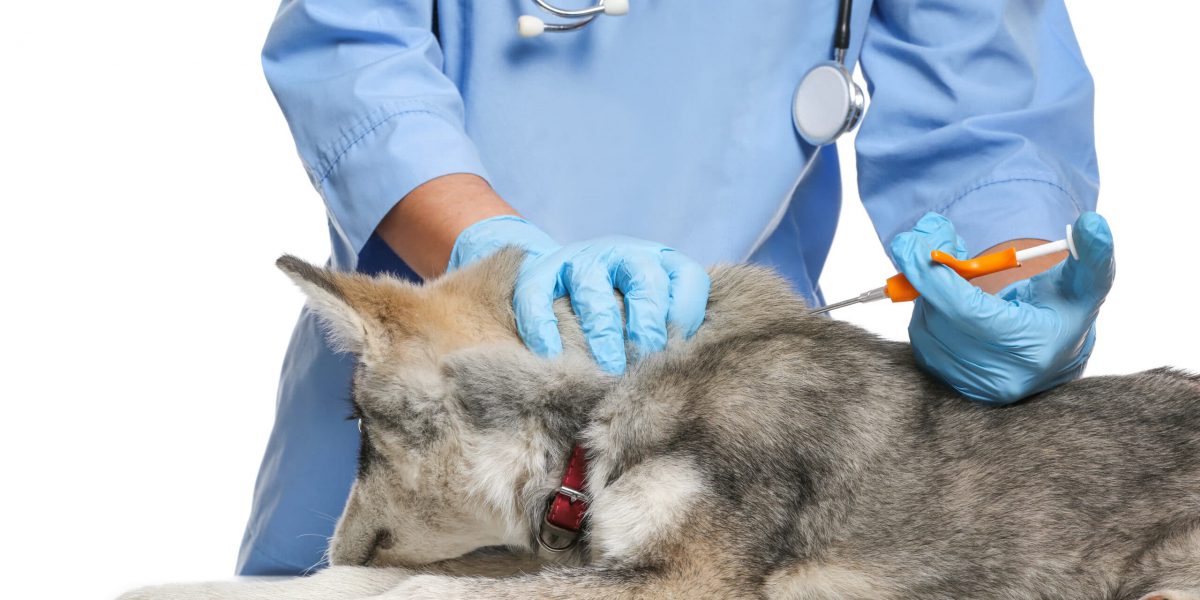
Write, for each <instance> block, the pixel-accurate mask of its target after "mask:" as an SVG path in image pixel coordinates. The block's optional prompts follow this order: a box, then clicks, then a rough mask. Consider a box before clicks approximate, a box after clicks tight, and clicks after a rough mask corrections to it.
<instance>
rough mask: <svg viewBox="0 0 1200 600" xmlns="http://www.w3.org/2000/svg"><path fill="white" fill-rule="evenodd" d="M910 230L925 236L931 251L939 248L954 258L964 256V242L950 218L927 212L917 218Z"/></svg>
mask: <svg viewBox="0 0 1200 600" xmlns="http://www.w3.org/2000/svg"><path fill="white" fill-rule="evenodd" d="M912 230H913V232H914V233H917V234H918V235H920V236H921V237H923V238H925V240H926V242H927V243H928V244H929V245H930V250H931V251H932V250H941V251H942V252H946V253H948V254H950V255H952V256H954V257H955V258H966V253H967V247H966V244H965V243H963V239H962V238H961V237H959V236H958V234H956V233H955V232H954V224H953V223H951V222H950V219H947V218H946V217H944V216H942V215H940V214H938V213H935V212H927V213H925V214H924V215H922V216H921V218H920V219H918V220H917V223H916V225H913V229H912Z"/></svg>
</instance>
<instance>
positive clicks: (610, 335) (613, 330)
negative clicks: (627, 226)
mask: <svg viewBox="0 0 1200 600" xmlns="http://www.w3.org/2000/svg"><path fill="white" fill-rule="evenodd" d="M562 281H563V284H564V285H565V286H566V290H567V293H568V294H570V296H571V306H572V308H574V309H575V314H576V315H578V316H579V326H580V328H582V329H583V337H584V338H585V339H586V340H587V343H588V347H589V348H590V349H591V351H592V356H593V357H594V358H595V359H596V362H597V363H599V365H600V368H602V369H604V370H605V371H608V372H609V373H613V374H617V375H619V374H621V373H624V372H625V362H626V359H625V328H624V326H623V323H622V322H621V310H620V307H618V306H617V299H616V296H615V295H614V294H613V286H614V283H613V281H612V278H611V276H610V273H609V270H608V266H607V265H606V264H605V263H604V262H603V260H602V258H601V257H599V256H597V255H596V254H593V253H580V254H577V255H575V256H574V257H572V258H571V259H569V260H568V261H567V262H566V264H565V265H564V267H563V275H562Z"/></svg>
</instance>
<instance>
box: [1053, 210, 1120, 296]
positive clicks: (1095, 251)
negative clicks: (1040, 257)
mask: <svg viewBox="0 0 1200 600" xmlns="http://www.w3.org/2000/svg"><path fill="white" fill-rule="evenodd" d="M1071 235H1072V237H1073V238H1074V241H1075V248H1076V250H1078V252H1079V259H1078V260H1076V259H1075V258H1073V257H1068V258H1067V260H1066V263H1065V264H1064V265H1063V269H1062V285H1063V293H1064V294H1065V295H1067V296H1069V297H1071V298H1078V299H1085V300H1090V301H1091V302H1093V303H1094V304H1096V305H1099V304H1100V302H1102V301H1103V300H1104V297H1105V296H1107V295H1108V291H1109V290H1110V289H1112V282H1113V277H1114V276H1115V274H1116V261H1115V259H1114V257H1113V237H1112V230H1110V229H1109V227H1108V222H1107V221H1105V220H1104V217H1102V216H1100V215H1098V214H1096V213H1094V212H1085V213H1083V214H1082V215H1080V216H1079V218H1078V219H1077V220H1076V221H1075V227H1073V228H1072V232H1071Z"/></svg>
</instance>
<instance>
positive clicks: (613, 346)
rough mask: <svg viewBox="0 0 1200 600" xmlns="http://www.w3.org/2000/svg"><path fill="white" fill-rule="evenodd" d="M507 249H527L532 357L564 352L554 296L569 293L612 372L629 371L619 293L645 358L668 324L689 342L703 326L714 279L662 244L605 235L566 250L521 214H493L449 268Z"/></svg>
mask: <svg viewBox="0 0 1200 600" xmlns="http://www.w3.org/2000/svg"><path fill="white" fill-rule="evenodd" d="M505 246H519V247H521V248H524V249H525V251H526V252H528V256H527V257H526V258H525V262H524V263H523V264H522V266H521V270H520V273H519V274H518V275H517V284H516V288H515V289H514V291H513V309H514V310H515V311H516V315H517V329H518V331H520V333H521V339H523V340H525V345H527V346H529V348H530V349H531V350H533V351H534V352H536V353H538V354H540V355H542V356H545V357H554V356H558V355H559V354H560V353H561V352H562V338H560V337H559V334H558V319H557V318H555V316H554V309H553V304H554V300H555V299H556V298H560V297H562V296H565V295H568V294H569V295H570V297H571V306H572V308H574V309H575V314H577V315H579V322H580V326H581V327H582V329H583V334H584V336H585V337H586V338H587V342H588V347H589V348H591V351H592V356H594V357H595V358H596V362H598V363H599V364H600V367H601V368H603V369H604V370H606V371H608V372H610V373H617V374H620V373H623V372H624V371H625V364H626V358H625V333H624V330H625V327H624V326H623V323H622V322H621V313H620V309H619V307H618V306H617V300H616V298H615V297H614V296H613V289H614V288H615V289H618V290H621V293H623V294H624V295H625V312H626V315H627V320H628V325H629V326H628V332H629V341H630V342H632V343H633V346H634V348H635V349H636V350H637V354H638V355H639V356H645V355H647V354H649V353H651V352H657V351H659V350H662V349H663V348H664V347H666V344H667V326H668V325H670V326H672V327H673V328H675V329H676V330H678V331H679V332H680V333H682V334H683V335H684V336H685V337H691V336H692V334H694V333H696V329H698V328H699V327H700V324H701V323H702V322H703V321H704V310H705V307H706V306H707V305H708V289H709V280H708V274H707V273H705V271H704V269H703V268H702V267H701V266H700V265H698V264H696V263H695V262H694V261H692V260H691V259H689V258H687V257H686V256H684V255H683V254H681V253H679V252H677V251H675V250H672V249H670V248H667V247H666V246H663V245H662V244H656V243H654V242H646V241H643V240H636V239H633V238H627V237H622V236H606V237H601V238H596V239H594V240H589V241H586V242H579V243H575V244H568V245H566V246H560V245H558V244H557V243H555V242H554V240H552V239H550V236H548V235H546V234H545V233H544V232H542V230H540V229H538V228H537V227H535V226H533V225H532V224H530V223H529V222H527V221H525V220H524V219H521V218H519V217H513V216H503V217H492V218H490V219H485V220H483V221H480V222H478V223H476V224H474V225H472V226H470V227H468V228H467V229H465V230H464V231H463V232H462V233H461V234H459V236H458V239H457V240H456V241H455V243H454V250H453V251H452V252H451V254H450V265H449V269H450V270H454V269H457V268H459V267H462V266H464V265H468V264H471V263H473V262H475V261H477V260H479V259H481V258H483V257H485V256H488V255H490V254H492V253H493V252H496V251H497V250H499V249H501V248H503V247H505Z"/></svg>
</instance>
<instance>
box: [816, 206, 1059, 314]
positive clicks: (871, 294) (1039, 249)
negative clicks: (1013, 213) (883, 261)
mask: <svg viewBox="0 0 1200 600" xmlns="http://www.w3.org/2000/svg"><path fill="white" fill-rule="evenodd" d="M1063 250H1068V251H1070V252H1071V256H1073V257H1075V258H1076V259H1078V258H1079V254H1078V253H1077V252H1075V242H1074V240H1073V239H1072V238H1071V226H1070V225H1067V237H1066V238H1065V239H1061V240H1058V241H1057V242H1049V243H1046V244H1042V245H1040V246H1034V247H1032V248H1026V249H1024V250H1020V251H1018V250H1017V249H1016V248H1007V249H1005V250H1001V251H999V252H993V253H991V254H985V255H983V256H977V257H975V258H970V259H967V260H959V259H957V258H955V257H954V256H953V255H951V254H949V253H947V252H942V251H941V250H934V251H933V252H932V253H931V255H930V258H931V259H932V260H933V262H935V263H938V264H942V265H946V266H947V267H950V268H951V269H954V272H956V273H958V274H959V275H961V276H962V277H963V278H964V279H974V278H976V277H982V276H984V275H990V274H992V273H999V272H1000V271H1007V270H1008V269H1015V268H1017V267H1019V266H1021V262H1022V261H1026V260H1029V259H1032V258H1037V257H1039V256H1046V255H1047V254H1054V253H1055V252H1062V251H1063ZM920 295H921V294H920V292H918V291H917V289H916V288H914V287H913V286H912V284H911V283H909V282H908V278H907V277H905V276H904V274H903V273H899V274H896V275H893V276H891V277H889V278H888V280H887V282H886V283H885V284H884V286H883V287H878V288H875V289H873V290H868V291H865V292H863V293H861V294H859V295H858V296H856V297H854V298H850V299H848V300H842V301H841V302H834V303H833V304H828V305H826V306H822V307H821V308H814V309H812V310H810V311H808V312H809V313H810V314H814V315H816V314H821V313H825V312H829V311H831V310H836V309H839V308H844V307H847V306H850V305H852V304H865V303H867V302H874V301H876V300H883V299H884V298H887V299H889V300H891V301H892V302H908V301H910V300H916V299H917V297H918V296H920Z"/></svg>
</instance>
